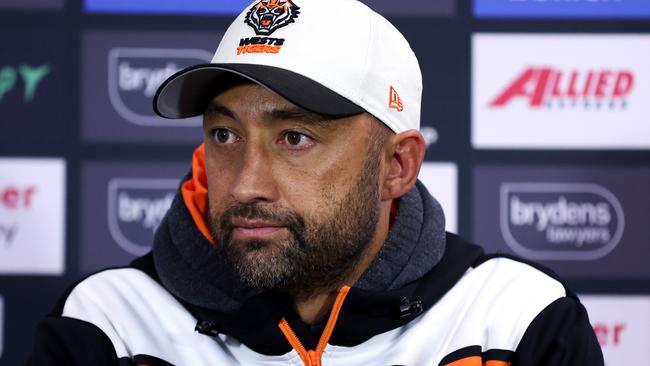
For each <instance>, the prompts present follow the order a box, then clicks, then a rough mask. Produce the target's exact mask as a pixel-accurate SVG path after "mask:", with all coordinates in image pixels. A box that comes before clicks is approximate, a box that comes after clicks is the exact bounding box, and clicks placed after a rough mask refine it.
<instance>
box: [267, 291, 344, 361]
mask: <svg viewBox="0 0 650 366" xmlns="http://www.w3.org/2000/svg"><path fill="white" fill-rule="evenodd" d="M349 291H350V286H343V287H342V288H341V290H340V291H339V294H338V295H337V296H336V300H334V306H333V307H332V312H331V314H330V317H329V319H328V320H327V325H325V329H324V330H323V333H322V334H321V336H320V339H319V340H318V345H317V346H316V350H306V349H305V346H303V345H302V343H301V342H300V339H298V337H297V336H296V333H294V331H293V329H291V326H290V325H289V322H287V320H286V319H285V318H282V319H281V320H280V324H278V327H280V330H281V331H282V333H283V334H284V336H285V337H286V338H287V340H288V341H289V343H290V344H291V347H293V349H295V350H296V352H298V355H299V356H300V359H301V360H302V362H303V364H304V365H305V366H321V365H322V363H321V359H322V357H323V351H325V347H327V342H329V340H330V337H331V336H332V332H333V331H334V327H335V326H336V321H337V319H338V317H339V313H340V312H341V307H343V302H344V301H345V297H346V296H347V295H348V292H349Z"/></svg>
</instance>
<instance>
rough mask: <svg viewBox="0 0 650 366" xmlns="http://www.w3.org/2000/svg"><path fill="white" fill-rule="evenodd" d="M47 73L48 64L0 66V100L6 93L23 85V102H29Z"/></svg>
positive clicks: (48, 70) (48, 71) (48, 69)
mask: <svg viewBox="0 0 650 366" xmlns="http://www.w3.org/2000/svg"><path fill="white" fill-rule="evenodd" d="M49 73H50V66H49V65H38V66H31V65H19V66H17V67H12V66H4V67H2V68H0V102H2V99H3V98H4V97H5V95H6V94H8V93H10V92H12V91H16V90H17V89H18V88H19V86H20V85H22V87H23V93H22V100H23V102H24V103H29V102H31V101H32V100H33V99H34V95H35V94H36V91H37V89H38V86H39V85H40V84H41V82H42V81H43V79H44V78H45V77H46V76H47V75H48V74H49Z"/></svg>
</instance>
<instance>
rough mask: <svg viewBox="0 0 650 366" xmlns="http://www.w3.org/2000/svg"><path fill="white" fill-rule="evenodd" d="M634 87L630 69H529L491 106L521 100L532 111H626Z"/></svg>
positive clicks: (500, 105)
mask: <svg viewBox="0 0 650 366" xmlns="http://www.w3.org/2000/svg"><path fill="white" fill-rule="evenodd" d="M633 85H634V75H633V74H632V73H631V72H630V71H627V70H587V71H580V70H578V68H574V69H570V70H562V69H559V68H551V67H528V68H526V69H525V70H524V71H523V72H521V74H519V76H517V78H516V79H515V80H514V81H513V82H512V83H510V84H509V85H508V86H507V87H505V88H504V90H503V91H502V92H501V93H500V94H499V95H498V96H497V97H496V98H495V99H493V100H492V101H491V102H490V106H491V107H495V108H499V107H506V106H507V105H508V104H509V103H510V102H511V101H512V100H513V99H519V98H521V99H522V100H524V101H525V102H526V103H527V104H528V105H529V106H530V107H531V108H539V107H542V106H545V107H549V108H550V107H559V108H565V107H573V108H575V107H582V108H594V107H595V108H601V107H605V106H607V107H609V108H625V107H626V106H627V103H626V97H627V96H628V95H629V94H630V92H631V90H632V86H633Z"/></svg>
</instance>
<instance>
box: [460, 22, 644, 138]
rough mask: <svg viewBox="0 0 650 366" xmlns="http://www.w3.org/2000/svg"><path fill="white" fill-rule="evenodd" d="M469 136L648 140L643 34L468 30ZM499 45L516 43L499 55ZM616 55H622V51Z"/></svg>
mask: <svg viewBox="0 0 650 366" xmlns="http://www.w3.org/2000/svg"><path fill="white" fill-rule="evenodd" d="M472 39H473V41H472V42H473V45H472V48H473V55H474V57H473V58H472V63H473V66H472V117H471V118H472V130H471V133H472V144H473V146H474V147H476V148H488V149H490V148H506V149H517V148H524V149H549V148H554V149H603V148H609V149H648V148H650V124H649V123H647V120H648V119H647V116H648V114H650V104H648V103H646V99H647V96H648V95H650V82H649V81H650V80H649V78H650V54H648V53H647V52H644V51H641V50H647V49H648V48H650V36H648V35H613V34H598V35H592V34H589V35H586V34H507V35H506V34H480V33H479V34H474V35H473V36H472ZM500 50H517V56H516V57H515V56H513V57H507V58H503V57H500V56H499V55H500V54H501V52H500ZM624 55H628V56H627V57H626V56H624Z"/></svg>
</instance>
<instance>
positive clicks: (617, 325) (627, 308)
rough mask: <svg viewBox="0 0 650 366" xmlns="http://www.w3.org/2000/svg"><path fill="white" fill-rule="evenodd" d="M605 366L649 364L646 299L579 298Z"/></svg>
mask: <svg viewBox="0 0 650 366" xmlns="http://www.w3.org/2000/svg"><path fill="white" fill-rule="evenodd" d="M580 301H581V302H582V303H583V304H584V306H585V307H586V308H587V312H588V313H589V319H590V321H591V324H592V326H593V328H594V332H595V333H596V336H597V337H598V343H600V346H601V348H602V350H603V356H604V358H605V364H606V365H617V364H623V365H625V364H632V365H647V364H650V331H648V326H647V324H648V323H650V297H648V296H632V295H627V296H604V295H589V296H583V295H581V296H580Z"/></svg>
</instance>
